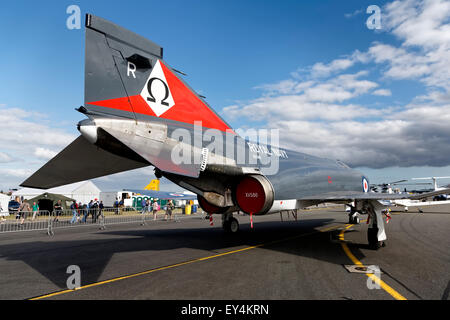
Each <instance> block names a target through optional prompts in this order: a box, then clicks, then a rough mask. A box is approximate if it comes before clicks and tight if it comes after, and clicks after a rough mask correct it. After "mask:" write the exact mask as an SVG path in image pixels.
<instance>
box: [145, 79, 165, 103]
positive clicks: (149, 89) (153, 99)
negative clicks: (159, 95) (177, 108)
mask: <svg viewBox="0 0 450 320" xmlns="http://www.w3.org/2000/svg"><path fill="white" fill-rule="evenodd" d="M155 80H159V81H161V83H162V84H163V85H164V91H165V95H164V99H162V100H161V104H162V105H163V106H169V103H168V102H166V99H167V98H168V97H169V87H167V84H166V83H165V82H164V81H162V80H161V79H160V78H151V79H150V80H148V82H147V90H148V94H149V95H150V96H149V97H148V98H147V101H151V102H156V100H155V97H154V96H153V92H152V83H153V81H155Z"/></svg>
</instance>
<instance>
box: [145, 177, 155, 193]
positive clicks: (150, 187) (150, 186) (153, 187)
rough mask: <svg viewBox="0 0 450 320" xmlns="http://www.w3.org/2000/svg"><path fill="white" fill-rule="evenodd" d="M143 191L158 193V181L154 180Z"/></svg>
mask: <svg viewBox="0 0 450 320" xmlns="http://www.w3.org/2000/svg"><path fill="white" fill-rule="evenodd" d="M144 190H154V191H159V179H154V180H152V181H150V183H149V184H148V185H147V186H146V187H145V188H144Z"/></svg>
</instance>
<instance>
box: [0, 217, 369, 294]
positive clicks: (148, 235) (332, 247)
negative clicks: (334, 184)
mask: <svg viewBox="0 0 450 320" xmlns="http://www.w3.org/2000/svg"><path fill="white" fill-rule="evenodd" d="M205 223H208V222H207V221H205ZM331 223H337V224H342V225H345V223H342V222H339V221H334V219H310V220H308V219H302V220H299V221H298V222H295V221H286V222H279V221H276V222H273V221H270V222H258V223H256V224H255V227H254V229H251V228H250V225H249V224H248V223H245V222H244V223H242V224H241V228H240V231H239V233H238V234H226V233H225V232H223V231H222V230H221V229H219V228H194V229H189V228H170V227H169V228H165V229H148V228H146V229H138V228H137V229H136V230H123V231H122V230H117V231H97V232H96V233H99V234H103V235H112V236H118V237H117V239H100V240H71V241H58V240H57V236H55V238H54V239H52V240H50V241H30V242H22V243H18V244H8V245H3V246H0V258H6V259H7V260H9V261H13V260H19V261H20V260H21V261H23V262H25V263H26V264H28V265H29V266H30V267H32V268H33V269H34V270H36V271H37V272H39V273H40V274H41V275H43V276H44V277H46V278H47V279H49V280H50V281H52V282H53V283H54V284H55V285H56V286H58V287H60V288H61V289H65V288H66V281H67V278H68V276H69V274H67V273H66V269H67V267H68V266H69V265H74V264H76V265H78V266H79V267H80V269H81V270H82V285H87V284H90V283H94V282H98V281H99V280H100V279H99V278H100V276H101V275H102V273H103V271H104V269H105V267H106V266H107V265H108V263H109V261H110V259H111V257H112V256H113V255H114V254H116V253H123V252H137V253H138V254H141V253H142V252H149V251H155V252H156V251H160V250H175V249H180V248H190V249H200V250H206V251H209V252H210V254H205V255H203V256H208V255H214V254H216V253H219V252H226V251H230V250H233V249H235V247H239V246H253V245H257V244H261V243H270V242H272V241H275V243H272V244H268V245H264V246H263V247H261V248H263V249H266V250H275V251H279V252H282V253H288V254H292V255H297V256H302V257H308V258H312V259H317V260H322V261H326V262H329V263H334V264H338V265H342V264H349V263H350V260H349V259H348V258H347V256H345V254H344V252H343V250H342V249H341V246H340V244H339V242H338V241H332V240H333V239H337V235H338V233H339V232H337V231H330V232H315V231H317V230H318V228H321V227H324V226H328V225H330V224H331ZM217 225H220V221H217V222H216V226H217ZM168 226H170V224H169V223H168ZM61 232H62V231H61ZM91 232H92V231H91ZM350 232H351V231H350ZM362 232H364V231H362ZM303 234H305V235H304V236H301V235H303ZM296 236H299V237H296ZM130 237H131V238H130ZM290 237H295V238H294V239H290V240H287V241H279V242H277V241H276V240H281V239H286V238H290ZM364 247H365V245H351V249H352V252H353V254H354V255H355V256H356V257H357V258H358V259H361V258H363V257H364V254H363V253H362V252H361V251H360V250H359V249H360V248H364ZM244 254H245V253H244ZM190 259H192V258H188V259H186V260H190ZM177 262H182V261H176V262H175V263H177ZM130 263H133V262H132V261H131V262H130ZM154 267H161V265H156V266H154ZM149 269H150V268H149ZM146 270H148V269H146ZM140 271H145V270H140ZM115 276H120V275H115ZM101 280H106V279H101Z"/></svg>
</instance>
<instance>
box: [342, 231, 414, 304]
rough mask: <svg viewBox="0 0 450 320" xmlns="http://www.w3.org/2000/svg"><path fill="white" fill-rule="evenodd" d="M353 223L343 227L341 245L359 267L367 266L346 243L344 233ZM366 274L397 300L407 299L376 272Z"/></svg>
mask: <svg viewBox="0 0 450 320" xmlns="http://www.w3.org/2000/svg"><path fill="white" fill-rule="evenodd" d="M352 226H353V225H352V224H349V225H347V226H346V227H345V229H343V230H342V231H341V233H340V234H339V240H340V241H341V246H342V249H344V252H345V254H346V255H347V256H348V257H349V258H350V260H352V262H353V264H355V265H358V266H359V267H365V266H364V265H363V264H362V263H361V261H359V260H358V259H357V258H356V257H355V256H354V255H353V253H352V252H351V251H350V249H349V248H348V246H347V244H346V243H345V239H344V233H345V231H347V230H348V229H349V228H350V227H352ZM365 275H366V276H368V277H369V278H370V279H372V281H373V282H375V283H376V284H378V285H379V286H380V287H381V288H383V290H384V291H386V292H387V293H389V294H390V295H391V296H393V297H394V298H395V299H397V300H407V299H406V298H405V297H404V296H402V295H401V294H400V293H398V292H397V291H395V290H394V289H393V288H392V287H390V286H389V285H387V284H386V282H384V281H383V280H381V279H380V278H379V277H377V276H376V275H374V274H371V273H366V274H365Z"/></svg>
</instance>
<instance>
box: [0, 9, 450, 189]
mask: <svg viewBox="0 0 450 320" xmlns="http://www.w3.org/2000/svg"><path fill="white" fill-rule="evenodd" d="M74 4H75V5H78V6H79V7H80V9H81V13H82V28H81V29H80V30H69V29H68V28H67V27H66V20H67V18H68V17H69V14H67V13H66V9H67V7H68V6H70V5H74ZM373 4H376V5H378V6H379V7H380V8H381V14H382V20H381V23H382V29H381V30H370V29H368V28H367V26H366V20H367V18H368V17H369V16H370V14H367V13H366V9H367V7H368V6H369V5H373ZM86 13H92V14H95V15H97V16H100V17H103V18H105V19H108V20H111V21H113V22H115V23H116V24H118V25H120V26H123V27H125V28H127V29H130V30H132V31H134V32H136V33H138V34H140V35H142V36H144V37H146V38H149V39H151V40H152V41H154V42H156V43H158V44H159V45H161V46H162V47H164V54H165V60H166V61H167V62H168V63H169V64H170V65H171V66H173V67H174V68H176V69H179V70H182V71H184V72H185V73H187V74H188V77H187V78H186V80H187V81H188V83H189V84H190V85H191V86H192V87H193V88H194V89H195V90H197V91H198V92H200V93H201V94H203V95H205V96H206V98H207V99H206V100H207V101H208V103H209V104H210V105H212V106H213V107H214V108H215V110H216V111H218V112H219V113H220V114H221V115H222V116H223V117H224V118H225V119H226V120H227V121H228V122H229V123H230V124H231V125H232V126H233V127H235V128H241V127H242V128H248V127H257V128H277V129H280V144H281V145H284V146H286V147H289V148H294V149H298V150H300V151H304V152H307V153H312V154H315V155H319V156H326V157H331V158H340V159H342V160H344V161H346V162H347V163H349V164H350V165H352V166H354V167H360V168H364V170H365V172H367V174H368V176H369V177H370V178H371V181H372V182H373V181H375V182H381V181H386V179H387V180H391V179H390V178H392V180H396V179H400V178H411V177H413V176H430V175H442V176H443V175H450V166H449V165H450V161H449V160H447V159H450V157H447V155H450V151H449V150H448V149H449V148H448V147H447V146H446V142H449V141H450V139H449V138H450V132H449V131H448V130H446V129H445V124H446V122H445V121H447V120H448V119H447V118H446V116H444V117H443V116H442V115H447V114H448V111H449V110H450V106H449V104H450V103H449V101H450V98H449V97H450V95H449V88H450V80H449V79H450V76H449V75H448V72H445V71H443V70H445V68H444V67H442V66H445V65H446V64H445V63H446V62H448V61H450V59H449V43H450V40H449V36H448V34H449V33H450V31H449V30H450V29H449V28H450V27H449V18H450V9H449V6H448V1H439V0H431V1H423V2H422V1H414V0H408V1H376V2H374V1H361V0H355V1H250V0H249V1H164V2H161V1H145V2H143V1H126V2H124V1H44V2H41V3H40V4H39V5H37V6H36V5H31V4H30V3H29V2H27V1H14V2H2V3H1V4H0V39H1V43H2V48H3V50H1V57H2V59H0V70H2V71H1V73H0V86H1V88H2V89H1V90H0V114H3V118H0V120H1V121H3V123H8V126H9V127H8V126H5V125H3V127H4V128H3V131H0V134H1V137H0V144H1V145H2V146H1V148H0V174H3V176H4V178H3V180H2V181H0V189H7V188H13V187H17V186H18V184H19V183H20V182H22V181H23V180H24V178H26V177H27V175H28V174H29V173H32V172H33V171H34V170H36V169H37V168H39V167H40V166H41V165H43V164H44V163H45V161H46V160H47V159H48V158H50V157H51V156H52V155H53V154H55V153H57V152H59V151H60V150H61V149H62V148H63V147H64V146H65V145H66V144H68V143H69V142H70V141H71V140H72V139H74V138H75V137H76V136H77V135H78V132H77V131H76V123H77V122H78V121H79V120H82V119H83V116H82V115H81V114H79V113H77V112H76V111H75V110H74V108H76V107H78V106H80V105H82V104H83V100H84V98H83V96H84V28H83V24H84V15H85V14H86ZM427 19H428V20H427ZM430 21H432V23H429V22H430ZM427 37H428V38H429V39H428V38H427ZM429 40H433V41H429ZM446 66H448V64H447V65H446ZM313 111H314V112H313ZM255 114H257V115H258V117H254V116H251V115H255ZM419 120H420V121H419ZM14 123H17V126H18V129H19V128H20V129H23V128H27V130H25V131H24V132H23V134H22V135H20V134H18V133H17V132H15V131H14ZM5 127H6V128H5ZM20 129H19V130H20ZM0 130H1V129H0ZM6 130H8V131H6ZM284 136H285V137H286V138H283V137H284ZM368 136H370V137H368ZM52 137H54V139H53V138H52ZM361 137H364V139H363V138H361ZM398 141H401V142H398ZM405 141H406V142H405ZM403 142H405V143H403ZM443 145H445V147H444V148H441V146H443ZM388 167H401V169H398V170H397V169H395V170H392V169H388V170H384V171H383V169H384V168H388ZM387 172H388V174H387ZM145 173H146V174H148V180H150V179H151V170H147V171H145ZM146 180H147V178H145V179H143V178H142V174H140V173H136V172H131V173H129V174H121V175H117V176H114V177H112V178H111V177H110V178H104V179H99V180H96V181H97V182H98V183H99V184H100V185H101V186H102V187H103V188H112V187H113V185H114V186H119V187H136V185H138V184H143V183H144V184H146ZM444 182H445V181H444ZM449 182H450V181H449Z"/></svg>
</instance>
